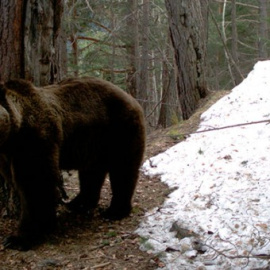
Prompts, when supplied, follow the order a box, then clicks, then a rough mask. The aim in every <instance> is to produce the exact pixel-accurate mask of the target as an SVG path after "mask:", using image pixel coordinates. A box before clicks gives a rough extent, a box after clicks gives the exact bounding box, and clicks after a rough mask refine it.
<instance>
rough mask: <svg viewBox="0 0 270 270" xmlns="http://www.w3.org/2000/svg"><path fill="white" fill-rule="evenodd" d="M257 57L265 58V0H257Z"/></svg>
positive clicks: (266, 27) (266, 25) (266, 36)
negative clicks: (258, 21)
mask: <svg viewBox="0 0 270 270" xmlns="http://www.w3.org/2000/svg"><path fill="white" fill-rule="evenodd" d="M259 15H260V16H259V18H260V26H259V33H260V36H259V57H260V58H262V59H266V58H267V57H268V54H267V41H268V23H267V19H268V17H267V0H259Z"/></svg>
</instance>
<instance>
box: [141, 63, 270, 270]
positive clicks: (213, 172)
mask: <svg viewBox="0 0 270 270" xmlns="http://www.w3.org/2000/svg"><path fill="white" fill-rule="evenodd" d="M261 120H270V61H264V62H258V63H257V64H256V65H255V67H254V70H253V71H252V72H250V74H249V75H248V77H247V78H246V79H245V80H244V81H243V82H242V83H241V84H240V85H238V86H237V87H235V88H234V89H233V90H232V92H231V93H230V94H229V95H227V96H225V97H223V98H222V99H221V100H219V101H218V102H217V103H216V104H214V105H213V106H212V107H211V108H210V109H209V110H208V111H206V112H205V113H204V114H203V115H202V116H201V124H200V127H199V130H206V129H212V128H216V127H223V126H228V125H236V124H240V123H247V122H253V121H261ZM143 170H144V172H145V174H148V175H150V176H151V175H160V177H161V181H163V182H165V183H166V184H168V186H170V187H172V188H176V189H175V191H173V192H172V193H171V194H170V196H169V198H168V199H167V200H166V201H165V203H164V204H163V205H162V206H161V207H160V208H158V209H153V210H152V211H151V212H149V213H147V214H146V216H145V218H144V220H143V222H142V223H141V224H140V227H139V228H138V229H137V231H136V232H137V233H138V234H139V235H140V236H141V237H142V239H144V241H143V244H142V245H141V249H143V250H145V251H147V252H149V253H153V254H157V255H158V256H159V257H160V258H161V260H162V261H163V262H164V264H165V265H166V266H165V267H164V268H162V269H172V270H175V269H200V270H201V269H254V268H265V267H267V266H268V267H269V266H270V263H269V261H270V124H268V123H261V124H254V125H249V126H241V127H234V128H229V129H223V130H217V131H212V132H207V133H199V134H193V135H191V136H190V137H189V138H188V139H186V140H185V141H183V142H181V143H179V144H177V145H175V146H174V147H172V148H170V149H168V150H167V151H166V152H164V153H162V154H159V155H158V156H155V157H153V158H151V159H150V160H148V161H146V162H145V164H144V165H143Z"/></svg>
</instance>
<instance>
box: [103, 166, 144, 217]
mask: <svg viewBox="0 0 270 270" xmlns="http://www.w3.org/2000/svg"><path fill="white" fill-rule="evenodd" d="M138 175H139V168H137V167H135V168H134V167H129V166H125V164H123V166H120V167H118V168H117V167H115V168H112V169H111V171H110V183H111V189H112V200H111V204H110V207H109V208H108V209H107V211H106V212H105V215H104V216H105V218H109V219H113V220H118V219H122V218H124V217H126V216H128V215H129V214H130V212H131V210H132V197H133V194H134V190H135V187H136V183H137V179H138Z"/></svg>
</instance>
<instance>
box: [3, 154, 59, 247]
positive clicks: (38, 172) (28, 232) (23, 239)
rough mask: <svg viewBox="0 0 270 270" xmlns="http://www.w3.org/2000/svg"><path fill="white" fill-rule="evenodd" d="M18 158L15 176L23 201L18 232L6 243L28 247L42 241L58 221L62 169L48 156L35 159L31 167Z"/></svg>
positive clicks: (15, 165) (8, 238)
mask: <svg viewBox="0 0 270 270" xmlns="http://www.w3.org/2000/svg"><path fill="white" fill-rule="evenodd" d="M27 165H28V164H27V163H25V162H22V161H20V162H19V163H18V162H16V160H15V161H14V164H13V167H14V180H15V183H16V186H17V189H18V191H19V195H20V202H21V219H20V223H19V228H18V232H17V234H15V235H12V236H9V237H7V238H6V240H5V241H4V242H3V245H4V247H6V248H10V249H17V250H28V249H30V248H32V247H33V246H34V245H37V244H39V243H40V242H41V241H42V238H43V237H44V235H46V234H47V233H50V232H52V230H53V229H54V228H55V225H56V210H55V208H56V184H57V181H58V179H59V178H58V177H60V172H59V170H58V168H57V166H54V164H51V162H48V160H46V159H45V158H41V157H38V158H37V159H36V160H34V161H33V160H32V162H31V165H32V166H31V167H29V166H27Z"/></svg>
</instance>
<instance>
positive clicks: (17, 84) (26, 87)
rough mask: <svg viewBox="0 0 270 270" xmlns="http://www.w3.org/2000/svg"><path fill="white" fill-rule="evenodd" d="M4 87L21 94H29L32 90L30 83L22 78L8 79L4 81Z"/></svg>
mask: <svg viewBox="0 0 270 270" xmlns="http://www.w3.org/2000/svg"><path fill="white" fill-rule="evenodd" d="M4 87H5V88H7V89H9V90H14V91H15V92H17V93H20V94H21V95H29V94H31V93H32V92H33V91H34V87H33V85H32V83H30V82H28V81H26V80H22V79H17V80H10V81H8V82H7V83H5V85H4Z"/></svg>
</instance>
